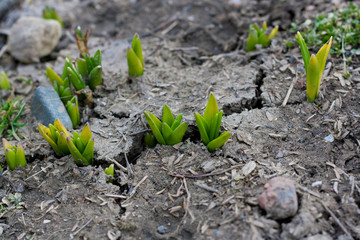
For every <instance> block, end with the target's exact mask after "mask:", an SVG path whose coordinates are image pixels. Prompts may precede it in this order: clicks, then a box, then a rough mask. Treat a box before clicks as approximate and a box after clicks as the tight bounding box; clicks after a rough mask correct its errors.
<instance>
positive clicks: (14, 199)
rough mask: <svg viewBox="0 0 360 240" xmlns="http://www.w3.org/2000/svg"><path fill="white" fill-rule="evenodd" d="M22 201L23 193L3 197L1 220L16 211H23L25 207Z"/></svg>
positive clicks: (0, 205)
mask: <svg viewBox="0 0 360 240" xmlns="http://www.w3.org/2000/svg"><path fill="white" fill-rule="evenodd" d="M21 201H22V196H21V193H18V192H17V193H15V194H12V193H10V194H9V195H8V196H7V197H3V198H2V199H1V203H0V218H2V217H3V216H4V215H5V214H6V213H8V212H10V211H12V210H14V209H21V208H22V206H23V205H24V203H23V202H21Z"/></svg>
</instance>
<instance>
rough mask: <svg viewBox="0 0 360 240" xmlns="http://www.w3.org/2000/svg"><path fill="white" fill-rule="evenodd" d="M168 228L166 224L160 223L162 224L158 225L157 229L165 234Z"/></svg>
mask: <svg viewBox="0 0 360 240" xmlns="http://www.w3.org/2000/svg"><path fill="white" fill-rule="evenodd" d="M167 229H168V228H167V227H166V226H164V225H160V226H158V228H157V231H158V233H160V234H165V233H166V231H167Z"/></svg>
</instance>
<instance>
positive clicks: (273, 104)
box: [0, 0, 360, 240]
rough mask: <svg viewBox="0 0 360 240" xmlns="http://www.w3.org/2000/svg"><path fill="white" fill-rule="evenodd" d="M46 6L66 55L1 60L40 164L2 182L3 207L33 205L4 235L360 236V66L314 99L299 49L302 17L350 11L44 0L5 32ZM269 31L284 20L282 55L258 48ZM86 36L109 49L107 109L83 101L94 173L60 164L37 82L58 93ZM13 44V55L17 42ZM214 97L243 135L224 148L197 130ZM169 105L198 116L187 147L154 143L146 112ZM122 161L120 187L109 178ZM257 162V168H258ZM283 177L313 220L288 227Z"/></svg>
mask: <svg viewBox="0 0 360 240" xmlns="http://www.w3.org/2000/svg"><path fill="white" fill-rule="evenodd" d="M47 4H49V5H52V6H54V7H55V8H56V9H57V10H58V12H59V14H60V15H61V16H62V17H63V19H64V22H65V28H64V29H63V36H62V38H61V41H60V43H59V45H58V46H57V48H56V50H55V51H54V52H53V53H52V54H51V55H50V56H47V57H45V58H43V59H41V62H40V63H36V64H28V65H24V64H21V63H19V62H16V61H15V60H14V59H13V58H11V56H10V55H9V54H8V53H5V54H4V55H3V56H2V57H1V59H0V64H1V65H0V66H1V67H0V69H3V70H6V72H7V74H8V76H9V78H10V80H11V81H12V82H13V83H14V85H15V86H16V91H15V94H16V96H21V97H22V98H24V101H25V102H26V103H27V108H26V110H25V112H24V114H23V117H22V118H21V122H27V123H28V124H27V126H25V127H23V128H20V129H19V134H20V135H21V136H22V138H23V143H24V148H25V152H26V158H27V161H28V165H27V166H26V167H24V168H17V169H16V170H14V171H5V172H4V173H3V176H4V177H5V178H7V179H8V180H9V181H10V182H11V183H12V184H13V186H12V185H10V184H9V182H8V181H5V180H4V179H3V178H1V180H0V185H1V190H0V198H3V204H2V206H3V207H8V206H7V205H6V204H5V203H4V199H6V198H7V197H9V194H10V193H12V194H14V193H15V192H18V193H20V194H21V196H22V199H21V202H20V203H19V204H18V205H17V208H15V209H13V210H11V211H5V212H4V211H3V212H1V213H3V214H1V218H0V226H1V228H0V229H1V231H0V234H1V235H0V238H1V239H342V240H343V239H360V217H359V215H360V209H359V208H360V185H359V178H360V165H359V164H360V157H359V154H360V123H359V121H360V119H359V118H360V108H359V103H360V98H359V89H360V83H359V81H358V80H357V79H359V75H360V69H359V66H356V65H353V64H352V63H350V64H349V69H350V70H351V75H352V78H349V79H347V80H346V84H345V85H344V86H342V85H341V84H340V81H339V79H338V78H336V77H335V76H334V74H335V75H336V73H341V71H342V58H341V57H340V56H336V55H332V56H329V58H328V63H331V64H328V65H327V69H326V71H325V72H327V73H326V75H325V78H324V80H323V83H322V88H321V94H320V98H319V99H318V102H317V103H316V104H310V103H308V102H307V101H306V99H305V84H306V80H305V79H306V77H305V72H304V69H303V63H302V58H301V53H300V50H299V48H298V46H293V47H292V48H290V49H289V48H287V47H286V46H285V44H284V42H285V41H286V40H292V39H293V38H294V35H295V34H294V33H291V32H290V31H289V28H290V24H291V23H292V22H294V21H298V22H303V21H305V20H306V19H308V18H313V17H314V16H316V15H317V14H319V13H326V12H329V11H331V10H337V9H339V8H341V7H344V6H347V3H346V1H341V0H336V1H334V0H333V1H330V0H317V1H307V0H306V1H295V0H289V1H277V0H262V1H241V0H239V1H220V0H219V1H215V0H199V1H191V0H179V1H161V0H153V1H145V0H131V1H127V0H126V1H105V0H90V1H76V0H74V1H64V2H63V1H57V2H56V4H55V3H54V2H53V1H42V0H36V1H25V3H22V4H21V5H17V7H15V8H12V9H11V10H10V11H8V13H7V15H5V16H4V17H2V19H1V28H2V29H5V30H6V29H8V28H9V27H10V26H11V24H12V23H13V22H14V21H15V20H16V19H17V18H18V17H20V16H26V15H33V16H41V11H42V9H43V7H44V6H45V5H47ZM355 4H358V6H360V4H359V2H355ZM263 21H267V23H268V26H269V27H272V26H275V25H279V26H280V30H279V33H278V35H277V36H276V37H275V39H274V40H273V41H272V44H271V46H270V47H269V48H267V49H258V50H256V51H254V52H250V53H246V52H245V51H244V45H245V42H246V38H247V33H248V26H249V25H250V24H253V23H258V24H261V23H262V22H263ZM77 25H80V26H82V28H83V29H87V28H88V27H89V28H90V29H91V31H92V33H91V36H90V39H89V50H90V52H91V53H92V54H93V53H94V52H95V51H96V50H97V49H101V50H102V52H103V69H104V73H103V85H102V86H101V87H99V88H98V89H96V90H95V92H94V98H93V107H92V108H89V107H85V106H81V119H82V120H81V126H80V128H79V129H81V128H82V127H83V126H84V125H85V123H86V122H89V124H90V126H91V129H92V131H93V134H94V137H95V157H94V162H95V164H94V166H86V167H84V166H77V165H76V164H75V163H74V161H73V160H72V158H71V156H65V157H62V158H59V157H57V156H56V155H55V153H54V152H53V150H52V149H51V148H50V146H49V145H48V144H47V143H46V142H45V140H44V139H42V137H41V136H40V134H39V133H38V131H37V124H38V123H39V121H37V120H35V119H34V117H33V116H32V115H31V112H30V107H29V106H31V98H32V96H33V93H34V90H35V88H36V86H39V85H42V86H50V83H49V81H48V79H47V78H46V77H45V69H46V66H51V67H52V68H53V69H55V71H57V72H58V73H61V69H62V66H63V63H64V59H65V57H66V56H67V55H71V56H77V55H78V50H77V47H76V43H75V42H74V38H73V37H72V36H73V33H74V29H75V28H76V26H77ZM134 32H137V33H139V34H140V35H141V41H142V46H143V52H144V56H145V71H144V75H143V76H142V77H139V78H136V79H129V78H128V76H127V63H126V48H127V46H128V44H129V41H130V40H131V38H132V35H133V34H134ZM0 37H1V41H0V44H1V45H0V46H1V47H2V46H3V44H4V43H5V40H6V35H4V34H2V35H0ZM295 45H296V44H295ZM311 51H315V49H311ZM354 59H355V60H354V62H358V59H356V57H354ZM20 77H25V78H30V79H31V80H32V81H33V84H32V85H28V84H26V83H24V82H22V81H19V78H20ZM291 85H293V89H292V92H291V94H290V97H289V98H288V101H287V102H286V104H283V101H284V99H285V97H286V94H287V92H288V90H289V88H290V86H291ZM210 92H213V93H214V94H215V96H216V97H217V100H218V104H219V108H220V109H222V110H223V111H224V118H223V122H222V129H221V131H225V130H228V131H230V132H231V133H232V136H231V138H230V139H229V141H228V142H227V143H226V144H225V145H224V146H223V147H222V148H220V149H218V150H217V151H216V152H215V153H209V152H208V151H207V149H206V147H205V146H204V145H203V143H202V142H201V140H200V135H199V132H198V130H197V127H196V124H195V120H194V113H195V112H200V113H203V111H204V108H205V105H206V102H207V97H208V94H209V93H210ZM163 104H168V105H169V106H170V108H171V109H172V111H173V113H174V114H175V115H178V114H180V113H183V114H184V118H183V119H184V121H185V122H187V123H188V124H189V127H188V130H187V132H186V134H185V137H184V139H183V142H182V143H180V144H177V145H175V146H163V145H157V146H156V147H155V148H148V147H146V146H145V144H144V142H143V137H144V135H145V133H146V132H147V131H149V128H148V126H147V124H146V120H145V118H144V115H143V113H144V111H145V110H149V111H150V112H152V113H154V114H155V115H157V116H160V115H161V109H162V106H163ZM329 135H331V136H332V137H333V139H331V136H330V137H329ZM331 140H332V141H331ZM13 143H15V141H13ZM126 159H127V160H128V163H127V161H126ZM113 162H117V164H118V165H115V169H116V170H115V177H114V179H113V182H112V183H109V182H108V180H109V177H108V176H106V175H105V173H104V171H103V169H104V168H106V167H107V166H109V164H111V163H113ZM249 163H250V164H252V165H253V166H254V165H255V168H254V169H251V171H245V170H244V168H243V167H244V166H245V165H246V164H248V165H247V166H249ZM0 164H1V166H5V165H6V161H5V157H4V154H3V150H2V148H1V150H0ZM119 164H121V165H122V167H120V166H119ZM280 175H281V176H287V177H290V178H291V179H293V180H294V181H295V182H296V184H297V194H298V197H299V210H298V212H297V214H296V215H295V216H294V217H292V218H290V219H285V220H281V221H280V220H277V221H276V220H273V219H271V218H268V217H267V216H266V212H264V211H263V210H262V209H261V208H260V207H259V205H258V200H257V197H258V196H259V194H261V193H262V191H263V189H264V184H265V183H266V182H267V181H268V180H269V179H270V178H272V177H274V176H280ZM10 205H11V204H10Z"/></svg>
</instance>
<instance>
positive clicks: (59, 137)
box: [38, 119, 70, 156]
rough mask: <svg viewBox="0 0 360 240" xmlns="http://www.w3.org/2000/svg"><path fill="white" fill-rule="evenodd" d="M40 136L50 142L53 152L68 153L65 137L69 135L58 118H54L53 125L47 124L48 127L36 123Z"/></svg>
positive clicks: (62, 154)
mask: <svg viewBox="0 0 360 240" xmlns="http://www.w3.org/2000/svg"><path fill="white" fill-rule="evenodd" d="M38 130H39V132H40V134H41V136H42V137H43V138H44V139H45V140H46V141H47V142H48V143H49V144H50V146H51V147H52V148H53V149H54V151H55V153H56V154H57V155H59V156H65V155H68V154H70V151H69V148H68V146H67V142H66V138H67V137H70V135H69V133H68V132H67V131H66V128H65V126H64V125H63V124H62V122H61V121H60V120H59V119H56V120H55V122H54V125H52V124H49V128H47V127H45V126H44V125H42V124H39V125H38Z"/></svg>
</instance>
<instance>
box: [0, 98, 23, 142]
mask: <svg viewBox="0 0 360 240" xmlns="http://www.w3.org/2000/svg"><path fill="white" fill-rule="evenodd" d="M22 101H23V100H22V99H20V98H16V99H14V100H7V101H4V100H2V102H1V109H0V137H3V134H4V133H7V134H8V135H9V138H12V137H14V138H15V139H16V140H18V141H20V137H19V136H18V135H17V133H16V132H17V128H19V127H23V126H25V125H26V123H22V124H21V123H18V122H17V121H18V120H19V118H20V117H21V114H22V112H23V111H24V108H25V103H24V104H23V103H22Z"/></svg>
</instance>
